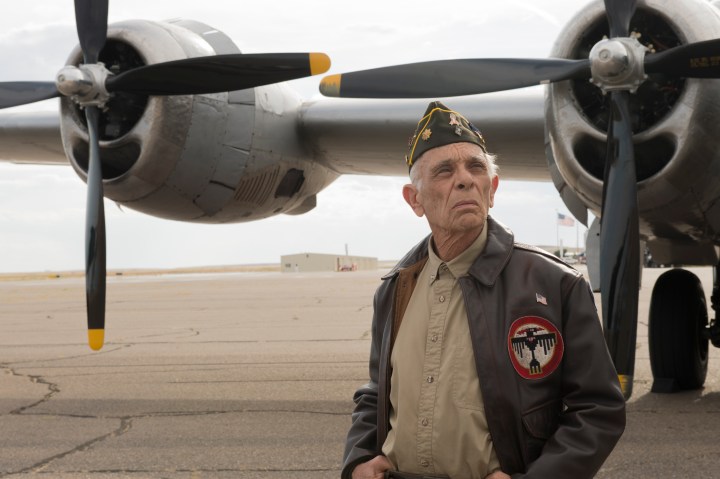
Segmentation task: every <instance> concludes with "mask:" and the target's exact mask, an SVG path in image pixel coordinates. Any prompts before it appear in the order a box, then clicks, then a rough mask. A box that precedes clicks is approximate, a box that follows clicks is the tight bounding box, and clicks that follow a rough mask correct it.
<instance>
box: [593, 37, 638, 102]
mask: <svg viewBox="0 0 720 479" xmlns="http://www.w3.org/2000/svg"><path fill="white" fill-rule="evenodd" d="M647 51H648V48H647V47H645V46H644V45H642V44H641V43H640V42H639V41H637V39H636V38H612V39H609V40H608V39H605V40H601V41H599V42H598V43H597V44H595V46H594V47H593V48H592V50H591V51H590V71H591V72H592V79H591V80H590V81H591V82H592V83H594V84H595V85H597V86H598V87H599V88H601V89H602V90H603V91H604V92H606V93H607V92H609V91H617V90H625V91H628V90H629V91H630V92H632V93H635V91H637V89H638V87H639V86H640V85H641V84H642V83H643V82H644V81H645V80H646V79H647V75H646V74H645V68H644V66H643V64H644V60H645V52H647Z"/></svg>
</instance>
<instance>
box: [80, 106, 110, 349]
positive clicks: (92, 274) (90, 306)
mask: <svg viewBox="0 0 720 479" xmlns="http://www.w3.org/2000/svg"><path fill="white" fill-rule="evenodd" d="M85 115H86V117H87V124H88V134H89V135H88V136H89V146H90V162H89V165H88V177H87V186H88V196H87V212H86V224H85V291H86V299H87V312H88V342H89V344H90V348H92V349H93V350H95V351H97V350H99V349H100V348H102V346H103V342H104V340H105V276H106V274H105V211H104V209H103V183H102V167H101V163H100V145H99V135H98V117H99V112H98V109H97V107H94V106H89V107H86V108H85Z"/></svg>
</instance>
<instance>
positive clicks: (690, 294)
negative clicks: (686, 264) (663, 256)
mask: <svg viewBox="0 0 720 479" xmlns="http://www.w3.org/2000/svg"><path fill="white" fill-rule="evenodd" d="M716 299H717V300H718V301H720V292H719V291H718V285H717V280H716V281H715V287H714V288H713V307H715V306H716V304H718V305H720V303H716ZM649 319H650V321H649V327H648V341H649V347H650V366H651V368H652V373H653V378H654V381H653V386H652V391H653V392H659V393H670V392H675V391H679V390H683V389H697V388H700V387H702V385H703V384H704V383H705V376H706V375H707V367H708V335H709V331H710V330H711V329H710V328H708V313H707V306H706V303H705V293H704V291H703V287H702V284H701V283H700V280H699V279H698V277H697V276H695V275H694V274H693V273H691V272H690V271H687V270H684V269H672V270H670V271H667V272H665V273H663V274H662V275H661V276H660V277H659V278H658V280H657V282H656V283H655V287H654V288H653V292H652V298H651V300H650V318H649ZM712 328H715V329H716V330H717V329H720V327H718V325H717V321H714V322H713V326H712ZM717 339H718V340H720V336H718V338H717ZM713 344H715V342H714V341H713Z"/></svg>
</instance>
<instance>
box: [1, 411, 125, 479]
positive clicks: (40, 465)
mask: <svg viewBox="0 0 720 479" xmlns="http://www.w3.org/2000/svg"><path fill="white" fill-rule="evenodd" d="M132 422H133V419H132V418H131V417H127V418H121V419H120V426H119V427H118V428H117V429H115V430H114V431H111V432H109V433H107V434H103V435H102V436H98V437H96V438H93V439H90V440H89V441H86V442H84V443H82V444H80V445H79V446H75V447H74V448H72V449H70V450H68V451H65V452H61V453H59V454H55V455H54V456H50V457H48V458H45V459H43V460H42V461H40V462H37V463H35V464H33V465H32V466H29V467H26V468H24V469H20V470H19V471H12V472H7V473H2V472H0V477H8V476H10V475H17V474H25V473H28V472H31V473H39V472H42V471H43V469H46V468H47V467H48V466H49V465H50V464H52V463H53V462H54V461H57V460H58V459H62V458H64V457H67V456H69V455H71V454H75V453H78V452H83V451H87V450H88V449H90V448H92V447H93V446H95V445H96V444H98V443H100V442H102V441H104V440H106V439H108V438H111V437H118V436H122V435H123V434H125V433H126V432H128V431H129V430H130V429H132ZM55 474H57V472H55Z"/></svg>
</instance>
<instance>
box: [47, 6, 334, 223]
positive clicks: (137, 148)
mask: <svg viewBox="0 0 720 479" xmlns="http://www.w3.org/2000/svg"><path fill="white" fill-rule="evenodd" d="M225 53H239V50H238V48H237V47H236V46H235V45H234V43H233V42H232V41H231V40H230V39H229V38H228V37H227V36H226V35H225V34H223V33H222V32H219V31H218V30H215V29H213V28H211V27H208V26H207V25H204V24H201V23H199V22H195V21H188V20H179V21H172V22H162V23H159V22H150V21H140V20H135V21H127V22H122V23H116V24H113V25H110V27H109V29H108V41H107V43H106V46H105V48H104V49H103V51H102V52H101V55H100V61H102V62H103V63H105V66H106V68H108V69H109V70H110V71H111V72H113V73H116V74H117V73H120V72H122V71H125V70H127V69H131V68H134V67H137V66H141V65H146V64H153V63H158V62H165V61H170V60H179V59H184V58H191V57H198V56H207V55H216V54H225ZM81 61H82V55H81V53H80V50H79V48H76V49H75V50H74V51H73V52H72V53H71V55H70V57H69V60H68V64H74V65H77V64H79V63H80V62H81ZM300 104H301V101H300V98H299V97H298V96H297V95H296V94H295V93H294V92H293V91H292V90H290V89H289V88H288V87H287V86H285V85H283V84H277V85H269V86H264V87H257V88H254V89H248V90H241V91H235V92H229V93H218V94H206V95H184V96H166V97H156V96H151V97H147V96H142V95H133V94H116V95H115V96H114V97H113V98H112V99H111V100H110V102H109V103H108V104H107V108H106V109H105V110H104V111H103V113H102V118H101V120H100V136H101V142H100V151H101V153H100V155H101V161H102V170H103V183H104V191H105V196H106V197H108V198H110V199H112V200H114V201H115V202H117V203H119V204H121V205H123V206H127V207H129V208H132V209H135V210H137V211H141V212H144V213H147V214H151V215H154V216H158V217H162V218H167V219H173V220H181V221H190V222H200V223H225V222H241V221H251V220H256V219H260V218H265V217H268V216H272V215H276V214H280V213H286V214H300V213H304V212H307V211H309V210H310V209H312V208H313V207H314V206H315V195H316V194H317V193H318V192H319V191H321V190H322V189H323V188H325V187H326V186H327V185H329V184H330V183H331V182H332V181H334V180H335V179H336V178H337V174H336V173H334V172H332V171H331V170H329V169H327V168H325V167H323V166H321V165H319V164H317V163H316V162H313V161H310V160H309V159H308V157H309V155H307V154H306V152H304V151H303V147H302V146H301V143H300V142H299V140H298V138H297V133H296V130H297V115H298V112H299V108H300ZM60 110H61V133H62V141H63V146H64V148H65V151H66V153H67V155H68V157H69V159H70V162H71V164H72V166H73V168H74V169H75V171H76V172H77V173H78V175H79V176H80V177H81V178H83V179H84V180H86V178H87V165H88V143H87V141H88V134H87V126H86V124H85V115H84V114H82V112H81V111H80V110H79V109H78V107H77V106H76V104H75V103H74V102H72V101H70V100H69V99H63V100H62V101H61V107H60Z"/></svg>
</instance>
